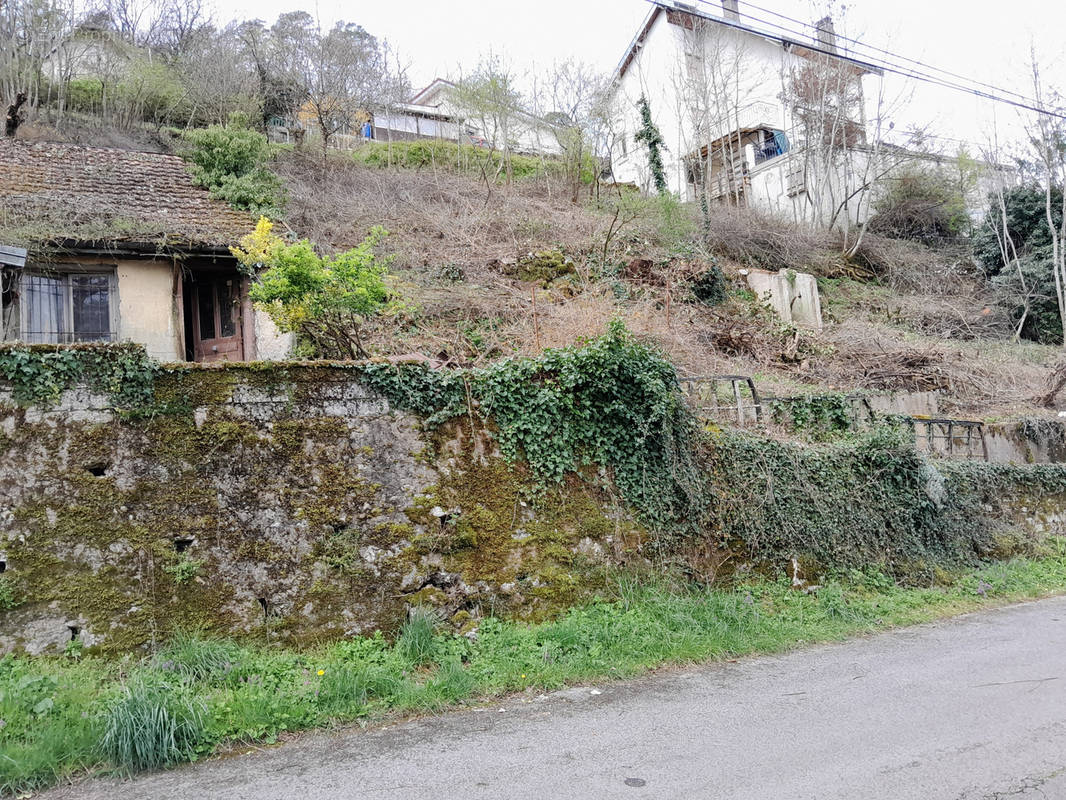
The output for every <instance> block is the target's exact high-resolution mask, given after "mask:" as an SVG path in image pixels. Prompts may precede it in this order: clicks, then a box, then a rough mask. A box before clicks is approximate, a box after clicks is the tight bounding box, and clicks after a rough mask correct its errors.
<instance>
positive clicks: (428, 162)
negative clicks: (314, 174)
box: [352, 139, 564, 180]
mask: <svg viewBox="0 0 1066 800" xmlns="http://www.w3.org/2000/svg"><path fill="white" fill-rule="evenodd" d="M352 158H353V159H354V160H355V161H356V162H357V163H359V164H365V165H366V166H368V167H402V168H404V169H431V170H432V169H436V170H441V171H443V172H457V173H460V174H464V175H472V176H474V177H479V178H480V177H481V176H482V174H487V175H488V176H489V177H490V178H494V177H496V175H497V172H500V171H501V169H502V167H501V161H502V158H503V155H502V154H501V153H500V152H499V151H497V150H489V149H487V148H484V147H474V146H473V145H469V144H464V145H459V144H457V143H455V142H445V141H440V140H436V139H419V140H416V141H409V142H407V141H397V142H366V143H364V144H362V145H360V146H359V147H358V148H356V149H355V150H353V151H352ZM563 171H564V167H563V165H562V164H561V163H560V162H559V161H558V159H553V158H540V157H537V156H522V155H512V156H511V172H512V174H513V175H514V177H515V178H516V179H519V180H524V179H527V178H537V177H543V176H544V175H560V174H562V173H563ZM502 178H503V176H502V174H501V176H500V179H501V180H502Z"/></svg>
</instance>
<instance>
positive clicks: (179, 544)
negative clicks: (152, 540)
mask: <svg viewBox="0 0 1066 800" xmlns="http://www.w3.org/2000/svg"><path fill="white" fill-rule="evenodd" d="M194 541H196V540H195V539H175V540H174V549H175V550H176V551H177V552H179V553H184V552H185V551H186V550H188V549H189V548H190V547H192V544H193V542H194Z"/></svg>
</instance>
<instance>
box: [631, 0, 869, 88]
mask: <svg viewBox="0 0 1066 800" xmlns="http://www.w3.org/2000/svg"><path fill="white" fill-rule="evenodd" d="M649 2H650V3H651V4H652V7H651V8H650V9H649V10H648V15H647V16H646V17H645V18H644V22H642V23H641V26H640V28H639V29H638V30H637V33H636V35H635V36H634V37H633V40H632V41H631V42H630V43H629V47H627V48H626V51H625V53H624V54H623V56H622V58H621V60H620V61H619V62H618V66H617V67H615V71H614V78H613V80H615V81H618V80H621V78H622V77H623V76H624V75H625V73H626V70H628V69H629V66H630V64H632V63H633V59H635V58H636V57H637V55H638V54H639V53H640V50H641V49H642V48H643V47H644V43H645V41H646V40H647V38H648V34H649V33H650V32H651V29H652V27H653V26H654V25H655V22H656V20H657V19H658V18H659V15H660V14H662V13H663V12H666V13H667V16H668V17H669V18H670V19H674V18H675V15H676V16H682V17H685V16H686V15H687V18H689V19H691V18H693V17H695V18H698V19H701V20H706V21H708V22H716V23H718V24H719V25H722V26H724V27H727V28H734V29H736V30H739V31H743V32H745V33H749V34H752V35H754V36H760V37H762V38H763V39H769V40H770V41H774V42H779V43H781V44H783V45H785V46H787V47H795V48H798V50H799V51H801V55H802V54H804V53H806V54H815V53H817V54H823V55H831V56H834V57H835V58H837V59H839V60H840V61H844V62H847V63H849V64H852V65H854V66H855V67H857V68H859V69H860V70H861V71H863V72H869V73H873V74H875V75H877V74H880V73H881V72H882V69H881V68H880V67H878V66H875V65H873V64H870V63H868V62H866V61H862V60H860V59H857V58H854V57H852V56H850V55H847V54H845V53H837V52H832V51H829V50H824V49H822V48H821V46H820V45H819V43H818V42H817V41H810V42H804V41H801V40H800V39H798V38H793V37H790V36H785V35H782V34H780V33H775V32H773V31H772V30H760V29H759V28H757V27H755V26H753V25H749V24H746V23H743V22H739V21H737V20H733V19H728V18H726V17H725V16H721V17H719V16H715V15H714V14H710V13H707V12H706V11H703V10H700V9H697V8H696V7H694V6H690V5H687V4H685V3H681V2H677V1H676V0H649Z"/></svg>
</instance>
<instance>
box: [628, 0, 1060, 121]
mask: <svg viewBox="0 0 1066 800" xmlns="http://www.w3.org/2000/svg"><path fill="white" fill-rule="evenodd" d="M696 1H697V2H699V3H701V4H703V5H711V3H710V0H696ZM648 2H650V3H652V4H653V5H656V6H658V7H660V8H664V9H669V8H671V6H670V5H668V4H667V3H665V2H662V0H648ZM712 7H713V6H712ZM753 7H755V8H759V9H760V10H766V9H762V8H761V7H758V6H753ZM674 8H675V9H676V10H678V11H682V12H685V11H688V13H693V11H695V9H693V8H692V7H690V8H689V9H685V8H683V7H677V6H674ZM695 13H696V14H697V15H698V16H700V17H701V18H703V19H707V20H710V21H712V22H716V23H718V24H720V25H724V26H726V27H730V28H736V29H738V30H743V31H748V32H751V33H756V34H758V35H761V36H767V37H770V38H772V39H776V40H777V41H780V42H782V43H786V42H787V43H793V44H802V46H803V47H804V49H806V50H810V51H812V52H815V53H821V54H823V55H827V56H832V57H835V58H839V59H842V60H844V61H850V62H852V63H856V64H860V65H862V66H866V67H872V68H874V69H878V70H880V71H882V72H888V73H891V74H894V75H899V76H901V77H904V78H910V79H912V80H916V81H920V82H922V83H928V84H931V85H934V86H939V87H941V88H944V89H952V90H955V91H959V92H965V93H968V94H972V95H974V96H975V97H979V98H983V99H986V100H991V101H993V102H997V103H1005V104H1007V105H1011V106H1014V107H1016V108H1020V109H1023V110H1026V111H1032V112H1035V113H1037V114H1043V115H1045V116H1049V117H1055V118H1057V119H1062V120H1066V114H1061V113H1058V112H1056V111H1051V110H1049V109H1047V108H1045V107H1043V106H1042V105H1038V104H1037V101H1035V100H1031V99H1030V98H1028V97H1026V96H1025V95H1021V94H1019V93H1017V92H1013V91H1010V90H1006V89H1001V88H999V87H996V86H992V85H991V84H983V83H980V82H979V81H973V80H970V79H966V78H962V79H963V80H968V81H969V82H971V83H974V84H975V85H978V86H985V87H987V88H991V89H992V90H994V91H995V92H998V93H1001V94H1013V95H1015V96H1016V97H1021V98H1023V100H1024V102H1023V101H1019V100H1011V99H1010V98H1007V97H1002V96H999V95H997V94H993V93H991V92H988V91H985V90H983V89H978V88H973V87H971V86H966V85H963V84H960V83H955V82H952V81H948V80H945V79H943V78H938V77H937V76H935V75H930V74H928V73H925V72H922V71H920V70H917V69H913V68H909V67H906V66H904V65H900V64H898V63H895V62H893V61H889V60H887V59H885V58H878V59H868V58H867V57H865V56H864V57H863V58H864V59H866V60H860V59H859V58H857V57H853V56H849V55H847V54H843V55H842V54H841V53H838V52H834V51H832V50H829V49H826V48H823V47H819V46H818V44H817V43H811V44H808V43H806V42H798V41H796V40H797V39H798V38H801V37H803V34H802V33H798V32H796V31H795V30H792V29H791V28H786V27H784V26H782V25H779V24H777V23H774V22H771V21H769V20H765V19H762V18H760V17H756V16H753V15H751V14H744V15H743V16H744V17H745V18H747V19H749V20H752V21H754V22H758V23H760V24H762V25H765V26H767V27H769V28H776V29H777V30H780V31H784V33H786V34H788V36H789V37H790V38H785V37H783V36H782V35H781V34H777V33H773V32H770V31H764V30H759V29H758V28H755V27H752V26H750V25H744V24H740V23H739V22H733V21H731V20H729V19H725V18H722V17H718V16H712V15H709V14H707V13H705V12H700V11H695ZM770 13H773V14H775V15H777V16H780V17H782V18H783V19H788V20H792V21H795V22H799V20H793V19H792V18H791V17H785V16H784V15H782V14H776V12H770ZM799 24H801V25H803V26H805V27H812V26H810V25H809V24H808V23H803V22H799ZM837 38H838V39H844V40H845V41H850V42H854V43H856V44H858V45H861V46H864V47H867V48H868V49H871V50H877V51H880V52H882V53H886V54H888V55H890V56H891V57H892V58H900V59H903V60H907V61H911V62H912V63H921V62H917V61H915V60H914V59H909V58H907V57H906V56H900V55H898V54H895V53H891V51H888V50H882V49H881V48H875V47H872V46H870V45H863V44H862V43H861V42H858V41H856V40H853V39H849V38H848V37H843V36H839V35H837ZM932 69H935V70H937V71H941V72H944V73H945V74H953V73H948V72H947V70H940V69H939V68H937V67H932ZM959 77H960V78H961V77H962V76H959Z"/></svg>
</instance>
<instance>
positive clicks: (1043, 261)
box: [973, 185, 1062, 344]
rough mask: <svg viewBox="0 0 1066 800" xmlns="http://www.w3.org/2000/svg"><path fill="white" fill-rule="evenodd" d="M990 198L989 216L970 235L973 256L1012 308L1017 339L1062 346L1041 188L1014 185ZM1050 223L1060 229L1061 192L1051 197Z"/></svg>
mask: <svg viewBox="0 0 1066 800" xmlns="http://www.w3.org/2000/svg"><path fill="white" fill-rule="evenodd" d="M1002 203H1003V204H1002V206H1001V205H1000V198H999V197H998V196H996V195H992V196H991V197H989V203H988V206H989V211H988V213H987V214H986V215H985V218H984V220H983V221H982V222H981V225H980V226H979V227H978V229H977V231H976V232H975V234H974V239H973V249H974V256H975V257H976V258H977V261H978V263H979V264H980V265H981V267H982V268H983V270H984V273H985V275H986V276H987V277H988V278H989V280H990V282H991V284H992V286H993V287H994V288H996V289H997V290H998V291H999V293H1000V295H1001V297H1002V298H1003V302H1004V304H1005V305H1006V306H1007V307H1008V308H1009V309H1010V312H1011V316H1012V319H1013V321H1014V324H1015V327H1018V326H1020V327H1021V334H1022V336H1023V337H1025V338H1026V339H1031V340H1033V341H1036V342H1041V343H1044V344H1060V343H1061V342H1062V322H1061V320H1060V319H1059V309H1058V302H1057V300H1056V292H1055V278H1054V270H1053V267H1052V242H1051V232H1050V230H1049V229H1048V220H1047V206H1046V194H1045V191H1044V189H1043V188H1042V187H1040V186H1035V185H1030V186H1017V187H1014V188H1011V189H1008V190H1007V191H1006V192H1004V194H1003V198H1002ZM1051 204H1052V223H1053V224H1054V225H1055V227H1056V228H1061V225H1062V192H1061V191H1058V190H1053V192H1052V196H1051Z"/></svg>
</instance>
